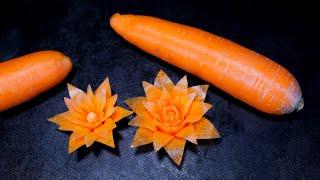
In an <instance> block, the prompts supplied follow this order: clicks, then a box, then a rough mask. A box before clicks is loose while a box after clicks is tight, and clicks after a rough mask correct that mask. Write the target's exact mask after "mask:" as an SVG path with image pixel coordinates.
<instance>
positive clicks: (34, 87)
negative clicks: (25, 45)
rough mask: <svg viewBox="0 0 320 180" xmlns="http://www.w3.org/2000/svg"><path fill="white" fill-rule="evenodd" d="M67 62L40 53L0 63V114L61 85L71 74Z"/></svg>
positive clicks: (57, 54) (49, 53)
mask: <svg viewBox="0 0 320 180" xmlns="http://www.w3.org/2000/svg"><path fill="white" fill-rule="evenodd" d="M71 68H72V63H71V61H70V58H69V57H67V56H65V55H64V54H62V53H61V52H58V51H51V50H47V51H39V52H35V53H31V54H28V55H25V56H21V57H18V58H14V59H11V60H8V61H4V62H1V63H0V112H2V111H4V110H7V109H9V108H11V107H13V106H16V105H18V104H21V103H23V102H26V101H28V100H30V99H32V98H33V97H35V96H37V95H39V94H41V93H42V92H44V91H47V90H48V89H50V88H52V87H54V86H55V85H57V84H58V83H60V82H61V81H62V80H63V79H64V78H65V77H66V76H67V75H68V74H69V72H70V71H71Z"/></svg>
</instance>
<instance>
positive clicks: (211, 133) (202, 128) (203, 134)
mask: <svg viewBox="0 0 320 180" xmlns="http://www.w3.org/2000/svg"><path fill="white" fill-rule="evenodd" d="M194 129H195V133H196V137H197V139H214V138H219V137H220V134H219V132H218V130H217V129H216V128H215V127H214V126H213V124H212V123H211V122H210V121H209V120H208V119H206V118H202V119H201V120H200V121H198V122H197V123H195V124H194Z"/></svg>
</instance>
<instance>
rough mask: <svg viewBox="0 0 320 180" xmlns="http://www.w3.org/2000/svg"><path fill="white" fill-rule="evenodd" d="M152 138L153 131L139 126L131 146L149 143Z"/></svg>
mask: <svg viewBox="0 0 320 180" xmlns="http://www.w3.org/2000/svg"><path fill="white" fill-rule="evenodd" d="M152 140H153V132H152V131H150V130H149V129H146V128H139V129H138V130H137V132H136V134H135V136H134V139H133V142H132V147H138V146H141V145H145V144H149V143H151V142H152Z"/></svg>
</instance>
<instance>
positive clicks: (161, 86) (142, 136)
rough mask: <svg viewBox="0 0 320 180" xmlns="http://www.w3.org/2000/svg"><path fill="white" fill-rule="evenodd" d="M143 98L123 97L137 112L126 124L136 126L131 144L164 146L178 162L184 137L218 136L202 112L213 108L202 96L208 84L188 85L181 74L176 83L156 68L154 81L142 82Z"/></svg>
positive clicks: (202, 137) (181, 155)
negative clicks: (126, 98)
mask: <svg viewBox="0 0 320 180" xmlns="http://www.w3.org/2000/svg"><path fill="white" fill-rule="evenodd" d="M142 84H143V88H144V91H145V94H146V97H136V98H132V99H128V100H126V103H127V104H128V106H129V107H130V108H131V109H132V110H133V111H134V112H135V113H136V114H137V116H136V117H135V118H133V119H132V120H131V121H130V122H129V125H131V126H136V127H138V129H137V131H136V134H135V136H134V139H133V142H132V147H138V146H141V145H145V144H149V143H153V147H154V150H155V151H159V150H160V149H161V148H164V149H165V150H166V152H167V153H168V155H169V156H170V158H171V159H172V160H173V161H174V162H175V163H176V164H177V165H180V163H181V160H182V157H183V153H184V147H185V143H186V140H188V141H190V142H192V143H194V144H197V139H214V138H219V137H220V135H219V133H218V131H217V129H216V128H215V127H214V126H213V124H212V123H211V122H210V121H209V120H208V119H206V118H205V117H203V116H204V114H205V113H206V112H207V111H208V110H209V109H210V108H211V107H212V105H211V104H208V103H205V102H204V99H205V96H206V93H207V90H208V85H199V86H193V87H189V88H188V81H187V77H186V76H184V77H183V78H182V79H181V80H180V81H179V82H178V83H177V84H176V85H174V84H173V83H172V81H171V79H170V78H169V77H168V76H167V75H166V74H165V73H164V72H163V71H159V73H158V74H157V77H156V79H155V82H154V84H153V85H152V84H150V83H148V82H145V81H143V82H142Z"/></svg>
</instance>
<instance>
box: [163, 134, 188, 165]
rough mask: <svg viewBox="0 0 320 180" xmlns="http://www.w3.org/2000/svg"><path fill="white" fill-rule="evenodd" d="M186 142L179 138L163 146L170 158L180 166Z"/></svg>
mask: <svg viewBox="0 0 320 180" xmlns="http://www.w3.org/2000/svg"><path fill="white" fill-rule="evenodd" d="M185 143H186V140H184V139H180V138H174V139H173V140H172V141H171V142H170V143H168V144H167V145H166V146H164V149H165V150H166V151H167V153H168V155H169V156H170V158H171V159H172V160H173V161H174V162H175V163H176V164H177V165H180V163H181V160H182V157H183V153H184V146H185Z"/></svg>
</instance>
